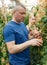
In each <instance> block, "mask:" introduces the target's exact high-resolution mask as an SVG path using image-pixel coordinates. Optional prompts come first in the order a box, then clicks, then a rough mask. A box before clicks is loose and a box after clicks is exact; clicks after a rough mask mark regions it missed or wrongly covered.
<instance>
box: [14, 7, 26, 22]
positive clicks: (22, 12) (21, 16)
mask: <svg viewBox="0 0 47 65" xmlns="http://www.w3.org/2000/svg"><path fill="white" fill-rule="evenodd" d="M15 16H16V19H17V20H18V21H19V22H21V21H24V19H25V16H26V9H24V8H22V7H21V8H20V9H19V10H18V11H16V12H15Z"/></svg>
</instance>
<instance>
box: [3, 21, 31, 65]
mask: <svg viewBox="0 0 47 65" xmlns="http://www.w3.org/2000/svg"><path fill="white" fill-rule="evenodd" d="M3 35H4V40H5V42H11V41H15V42H16V44H22V43H24V42H26V41H28V30H27V28H26V26H25V24H24V23H23V22H21V23H19V24H18V23H16V22H14V21H10V22H8V24H7V25H6V26H5V27H4V30H3ZM9 62H10V63H11V64H12V65H26V64H28V63H29V62H30V50H29V47H28V48H26V49H25V50H23V51H22V52H19V53H15V54H10V53H9Z"/></svg>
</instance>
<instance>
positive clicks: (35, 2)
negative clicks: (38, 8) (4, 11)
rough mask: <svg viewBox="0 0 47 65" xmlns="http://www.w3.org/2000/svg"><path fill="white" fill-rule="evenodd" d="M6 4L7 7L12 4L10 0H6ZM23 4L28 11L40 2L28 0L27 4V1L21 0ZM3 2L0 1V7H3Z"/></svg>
mask: <svg viewBox="0 0 47 65" xmlns="http://www.w3.org/2000/svg"><path fill="white" fill-rule="evenodd" d="M4 3H5V4H6V6H8V4H11V2H10V0H4ZM21 3H22V4H24V5H25V6H26V7H27V8H28V9H30V8H31V7H32V6H34V5H37V4H38V0H27V2H26V3H25V0H21ZM1 5H2V4H1V1H0V7H1Z"/></svg>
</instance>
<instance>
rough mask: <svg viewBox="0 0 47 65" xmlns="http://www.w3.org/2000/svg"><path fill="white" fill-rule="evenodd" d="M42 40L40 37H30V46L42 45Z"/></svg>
mask: <svg viewBox="0 0 47 65" xmlns="http://www.w3.org/2000/svg"><path fill="white" fill-rule="evenodd" d="M42 43H43V40H41V39H32V40H30V46H42Z"/></svg>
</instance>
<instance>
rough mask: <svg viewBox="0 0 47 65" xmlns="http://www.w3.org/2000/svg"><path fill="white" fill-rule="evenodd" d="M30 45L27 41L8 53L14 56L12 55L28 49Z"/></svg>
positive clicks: (15, 46) (12, 48)
mask: <svg viewBox="0 0 47 65" xmlns="http://www.w3.org/2000/svg"><path fill="white" fill-rule="evenodd" d="M29 46H30V44H29V41H27V42H24V43H22V44H18V45H14V46H12V47H11V48H10V51H9V52H10V53H11V54H14V53H19V52H22V51H23V50H25V49H26V48H27V47H29Z"/></svg>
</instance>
